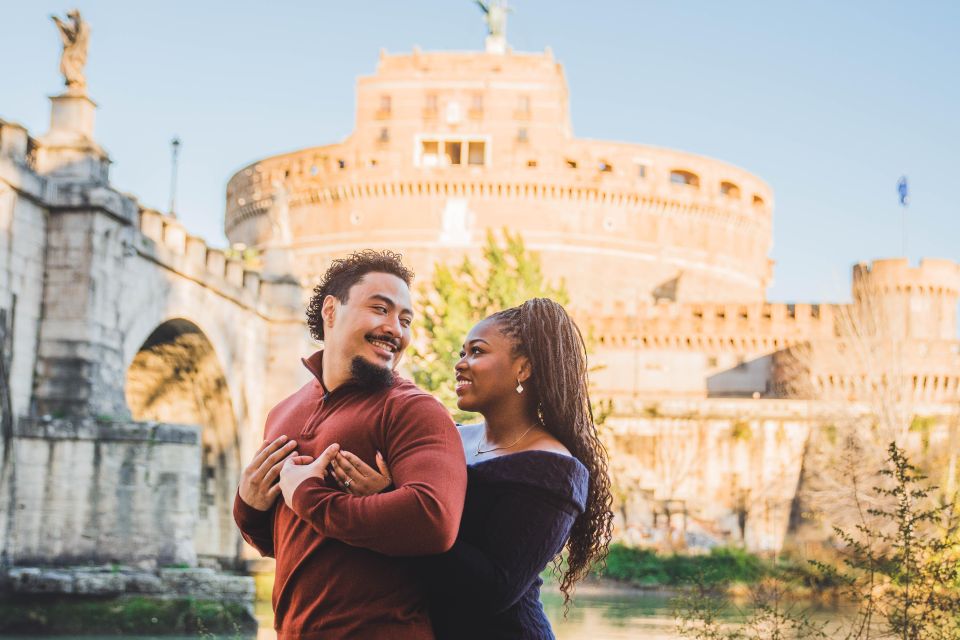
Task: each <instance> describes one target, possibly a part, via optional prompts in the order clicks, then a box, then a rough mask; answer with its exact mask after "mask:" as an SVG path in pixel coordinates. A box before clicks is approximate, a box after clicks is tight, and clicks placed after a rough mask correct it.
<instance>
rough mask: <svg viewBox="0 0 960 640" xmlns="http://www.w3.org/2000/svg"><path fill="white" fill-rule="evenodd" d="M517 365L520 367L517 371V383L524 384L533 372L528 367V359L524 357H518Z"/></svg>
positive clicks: (529, 366) (531, 368)
mask: <svg viewBox="0 0 960 640" xmlns="http://www.w3.org/2000/svg"><path fill="white" fill-rule="evenodd" d="M517 364H518V365H519V366H520V368H519V369H517V382H526V381H527V378H529V377H530V374H531V373H532V372H533V367H532V366H531V365H530V359H529V358H527V357H526V356H520V357H519V358H517Z"/></svg>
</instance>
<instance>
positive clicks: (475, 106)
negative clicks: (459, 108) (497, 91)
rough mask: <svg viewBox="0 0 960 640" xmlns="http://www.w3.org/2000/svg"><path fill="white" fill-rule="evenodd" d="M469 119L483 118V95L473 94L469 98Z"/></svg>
mask: <svg viewBox="0 0 960 640" xmlns="http://www.w3.org/2000/svg"><path fill="white" fill-rule="evenodd" d="M470 117H471V118H481V117H483V94H482V93H475V94H473V95H472V96H470Z"/></svg>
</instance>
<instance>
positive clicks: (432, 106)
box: [423, 93, 439, 118]
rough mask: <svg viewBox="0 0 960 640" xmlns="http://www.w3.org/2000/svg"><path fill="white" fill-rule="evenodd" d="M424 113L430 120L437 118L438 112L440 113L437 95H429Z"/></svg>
mask: <svg viewBox="0 0 960 640" xmlns="http://www.w3.org/2000/svg"><path fill="white" fill-rule="evenodd" d="M423 111H424V115H426V116H427V117H429V118H435V117H437V111H439V107H438V104H437V94H435V93H428V94H427V102H426V104H424V106H423Z"/></svg>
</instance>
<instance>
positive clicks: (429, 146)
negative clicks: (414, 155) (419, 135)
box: [420, 140, 440, 167]
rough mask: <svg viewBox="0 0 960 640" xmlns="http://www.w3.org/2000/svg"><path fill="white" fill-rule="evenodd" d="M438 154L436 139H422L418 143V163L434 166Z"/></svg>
mask: <svg viewBox="0 0 960 640" xmlns="http://www.w3.org/2000/svg"><path fill="white" fill-rule="evenodd" d="M439 156H440V143H439V142H437V141H436V140H424V141H423V142H421V143H420V164H421V165H422V166H424V167H435V166H437V164H438V161H439V159H440V158H439Z"/></svg>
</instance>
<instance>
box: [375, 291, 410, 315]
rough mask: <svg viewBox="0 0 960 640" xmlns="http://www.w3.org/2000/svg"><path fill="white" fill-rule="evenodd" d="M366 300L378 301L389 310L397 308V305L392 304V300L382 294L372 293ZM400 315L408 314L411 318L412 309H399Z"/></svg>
mask: <svg viewBox="0 0 960 640" xmlns="http://www.w3.org/2000/svg"><path fill="white" fill-rule="evenodd" d="M368 299H369V300H380V301H381V302H383V303H384V304H386V305H388V306H389V307H390V308H391V309H392V308H394V307H396V306H397V303H396V302H394V301H393V299H392V298H389V297H387V296H385V295H383V294H382V293H374V294H372V295H371V296H370V298H368ZM400 313H406V314H409V315H411V316H412V315H413V310H412V309H401V310H400Z"/></svg>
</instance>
